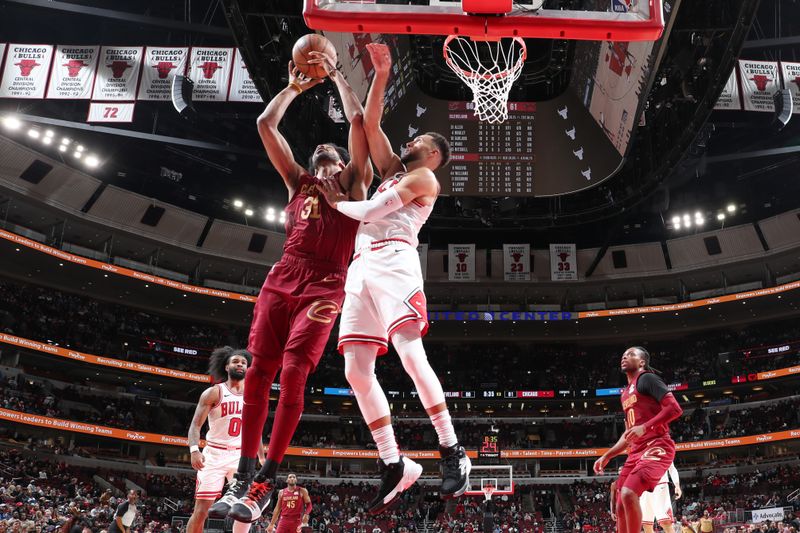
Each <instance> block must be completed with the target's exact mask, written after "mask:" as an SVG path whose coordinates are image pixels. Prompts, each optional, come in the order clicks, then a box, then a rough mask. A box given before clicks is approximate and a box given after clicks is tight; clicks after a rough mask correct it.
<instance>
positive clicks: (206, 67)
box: [200, 61, 222, 80]
mask: <svg viewBox="0 0 800 533" xmlns="http://www.w3.org/2000/svg"><path fill="white" fill-rule="evenodd" d="M221 68H222V65H220V64H219V63H217V62H216V61H206V62H205V63H203V64H202V65H200V70H202V71H203V77H204V78H205V79H207V80H210V79H211V78H213V77H214V73H215V72H216V71H218V70H219V69H221Z"/></svg>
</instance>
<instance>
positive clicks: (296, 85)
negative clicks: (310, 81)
mask: <svg viewBox="0 0 800 533" xmlns="http://www.w3.org/2000/svg"><path fill="white" fill-rule="evenodd" d="M289 87H291V88H292V89H294V90H295V91H297V94H301V93H302V92H303V88H302V87H300V84H299V83H297V82H296V81H290V82H289Z"/></svg>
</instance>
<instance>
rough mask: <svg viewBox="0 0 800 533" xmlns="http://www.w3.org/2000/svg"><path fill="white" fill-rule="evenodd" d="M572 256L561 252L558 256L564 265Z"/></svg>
mask: <svg viewBox="0 0 800 533" xmlns="http://www.w3.org/2000/svg"><path fill="white" fill-rule="evenodd" d="M570 255H572V254H569V253H566V252H561V253H560V254H558V257H559V259H561V262H562V263H564V262H565V261H566V260H567V258H568V257H569V256H570Z"/></svg>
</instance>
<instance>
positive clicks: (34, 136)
mask: <svg viewBox="0 0 800 533" xmlns="http://www.w3.org/2000/svg"><path fill="white" fill-rule="evenodd" d="M40 135H41V133H39V130H35V129H33V128H31V129H29V130H28V137H30V138H32V139H38V138H39V136H40Z"/></svg>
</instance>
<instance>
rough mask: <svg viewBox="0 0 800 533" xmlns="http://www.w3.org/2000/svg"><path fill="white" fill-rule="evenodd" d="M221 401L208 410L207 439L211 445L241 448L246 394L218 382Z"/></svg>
mask: <svg viewBox="0 0 800 533" xmlns="http://www.w3.org/2000/svg"><path fill="white" fill-rule="evenodd" d="M216 387H217V388H218V389H219V401H218V402H217V403H216V405H214V407H212V408H211V410H210V411H209V412H208V433H206V441H207V442H208V444H209V445H211V446H217V447H223V448H240V447H241V446H242V408H243V407H244V396H243V395H241V394H236V393H235V392H233V391H231V390H230V389H229V388H228V386H227V385H225V383H218V384H217V385H216Z"/></svg>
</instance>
